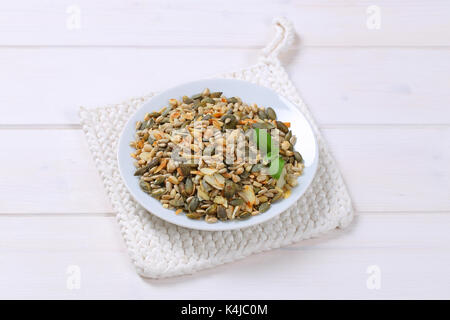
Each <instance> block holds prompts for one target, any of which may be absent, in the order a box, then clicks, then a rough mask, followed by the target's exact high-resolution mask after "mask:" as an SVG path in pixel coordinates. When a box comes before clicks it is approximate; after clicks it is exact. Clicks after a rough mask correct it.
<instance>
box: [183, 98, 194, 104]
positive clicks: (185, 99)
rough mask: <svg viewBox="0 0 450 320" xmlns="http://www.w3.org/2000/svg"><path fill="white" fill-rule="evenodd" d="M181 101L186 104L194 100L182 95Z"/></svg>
mask: <svg viewBox="0 0 450 320" xmlns="http://www.w3.org/2000/svg"><path fill="white" fill-rule="evenodd" d="M183 102H184V103H186V104H191V103H192V102H194V100H192V99H191V98H189V97H188V96H183Z"/></svg>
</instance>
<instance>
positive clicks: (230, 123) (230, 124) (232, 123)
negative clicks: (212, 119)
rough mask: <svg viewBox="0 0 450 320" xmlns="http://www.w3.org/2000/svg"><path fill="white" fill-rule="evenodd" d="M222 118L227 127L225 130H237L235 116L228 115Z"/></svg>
mask: <svg viewBox="0 0 450 320" xmlns="http://www.w3.org/2000/svg"><path fill="white" fill-rule="evenodd" d="M222 118H223V120H222V121H223V123H225V125H224V126H223V127H224V128H225V129H236V125H237V119H236V117H235V116H234V115H232V114H227V115H225V116H223V117H222Z"/></svg>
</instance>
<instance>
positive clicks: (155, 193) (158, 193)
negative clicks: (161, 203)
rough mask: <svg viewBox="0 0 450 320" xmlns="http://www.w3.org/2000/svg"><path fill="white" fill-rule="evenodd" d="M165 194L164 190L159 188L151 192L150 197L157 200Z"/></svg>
mask: <svg viewBox="0 0 450 320" xmlns="http://www.w3.org/2000/svg"><path fill="white" fill-rule="evenodd" d="M165 192H166V189H164V188H160V189H156V190H153V191H152V193H151V194H152V197H155V198H158V197H160V196H162V195H163V194H164V193H165Z"/></svg>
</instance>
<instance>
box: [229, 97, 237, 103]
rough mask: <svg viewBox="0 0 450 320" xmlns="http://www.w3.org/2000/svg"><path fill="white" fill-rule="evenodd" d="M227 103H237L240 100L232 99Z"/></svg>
mask: <svg viewBox="0 0 450 320" xmlns="http://www.w3.org/2000/svg"><path fill="white" fill-rule="evenodd" d="M227 102H228V103H236V102H238V99H236V98H235V97H231V98H228V99H227Z"/></svg>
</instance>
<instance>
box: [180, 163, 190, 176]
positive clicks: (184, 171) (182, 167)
mask: <svg viewBox="0 0 450 320" xmlns="http://www.w3.org/2000/svg"><path fill="white" fill-rule="evenodd" d="M180 170H181V174H182V175H183V177H188V176H189V175H190V174H191V167H190V166H188V165H186V164H184V163H182V164H180Z"/></svg>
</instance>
